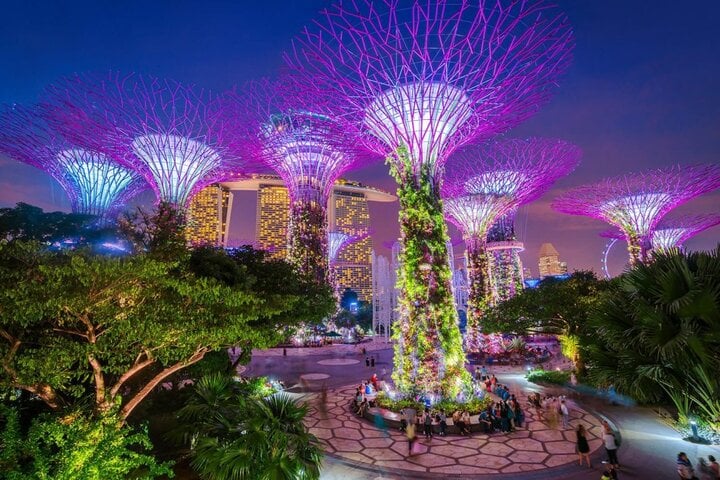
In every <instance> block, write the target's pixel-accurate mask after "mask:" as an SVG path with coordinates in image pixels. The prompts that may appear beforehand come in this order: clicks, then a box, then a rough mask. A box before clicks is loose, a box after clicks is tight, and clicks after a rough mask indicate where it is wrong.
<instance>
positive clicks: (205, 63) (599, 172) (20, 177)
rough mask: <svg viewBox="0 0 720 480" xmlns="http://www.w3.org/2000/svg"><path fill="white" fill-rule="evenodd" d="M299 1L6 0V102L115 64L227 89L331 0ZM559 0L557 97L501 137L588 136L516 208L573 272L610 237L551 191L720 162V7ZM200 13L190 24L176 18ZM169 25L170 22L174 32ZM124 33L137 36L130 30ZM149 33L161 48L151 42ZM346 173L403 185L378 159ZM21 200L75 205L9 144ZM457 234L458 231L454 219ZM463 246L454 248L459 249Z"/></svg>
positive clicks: (257, 71) (384, 217)
mask: <svg viewBox="0 0 720 480" xmlns="http://www.w3.org/2000/svg"><path fill="white" fill-rule="evenodd" d="M300 3H301V4H289V5H286V4H285V3H284V2H283V4H282V5H283V8H278V9H273V8H267V7H265V8H263V7H262V6H260V5H259V4H258V5H249V6H245V5H243V6H235V5H232V4H230V3H227V4H218V5H221V8H220V7H218V8H214V9H200V8H199V7H198V6H195V7H194V8H193V5H189V4H187V5H181V6H177V7H176V8H175V7H174V8H172V9H169V8H164V7H163V3H162V2H160V3H159V4H157V5H151V6H145V5H141V4H139V3H138V4H133V3H131V4H130V5H128V6H127V7H126V8H119V7H113V6H111V5H109V4H108V5H104V6H97V5H93V4H92V3H90V2H77V4H73V5H69V6H64V7H61V6H57V5H51V3H50V2H47V4H44V5H41V4H35V5H22V4H20V3H19V2H18V3H17V4H11V5H8V6H7V7H6V9H5V14H6V18H7V19H8V21H7V27H6V29H5V30H4V31H3V32H2V33H0V45H2V47H3V48H2V49H0V52H2V53H0V67H3V68H4V71H8V72H13V74H12V75H8V76H6V77H5V78H3V79H2V80H0V101H1V102H3V103H6V104H12V103H15V102H23V103H29V102H32V101H34V100H36V99H37V96H38V95H39V94H40V92H41V90H42V89H43V88H44V87H45V86H46V85H47V84H49V83H51V82H53V81H55V80H56V79H57V78H58V77H60V76H63V75H68V74H71V73H73V72H83V71H93V70H94V71H103V70H107V69H108V68H114V69H126V70H130V71H132V70H137V71H139V72H141V73H146V74H151V75H158V76H169V77H173V78H175V79H177V80H179V81H182V82H190V83H193V82H194V83H197V84H198V85H200V86H202V87H208V88H214V89H216V90H219V91H222V90H225V89H228V88H230V87H231V86H232V85H234V84H241V83H243V82H244V81H246V80H249V79H251V78H256V77H258V76H260V75H275V74H277V72H278V69H279V68H280V65H281V64H282V59H281V52H282V51H283V50H286V49H288V48H289V44H290V39H291V38H292V37H293V35H295V34H297V32H298V31H299V30H300V28H301V26H302V25H304V24H306V23H308V22H309V21H311V20H312V19H313V18H316V13H317V11H318V10H320V9H321V8H322V7H324V6H327V5H329V4H330V2H328V1H306V2H300ZM558 3H559V6H560V7H561V8H562V9H563V10H564V11H566V12H567V13H568V16H569V17H570V21H571V23H572V25H573V27H574V30H575V34H576V37H577V48H576V52H575V60H574V63H573V65H572V66H571V67H570V71H569V73H568V74H567V75H565V77H564V78H562V79H561V80H560V85H559V88H558V89H557V92H556V94H555V96H554V97H553V99H552V100H551V101H550V102H549V103H548V104H547V105H546V106H545V107H544V108H543V109H541V111H540V112H539V113H538V114H537V115H536V116H534V117H533V118H531V119H530V120H528V121H527V122H525V123H524V124H522V125H521V126H520V127H518V128H515V129H513V130H511V131H510V132H509V133H508V134H507V135H506V136H507V137H514V138H525V137H528V136H552V137H557V138H562V139H564V140H567V141H570V142H573V143H575V144H577V145H578V146H580V147H581V148H582V149H583V151H584V152H585V155H584V159H583V161H582V162H581V164H580V166H579V167H578V169H577V170H576V172H574V173H573V174H571V175H570V176H569V177H567V178H564V179H562V180H560V181H559V182H558V183H557V185H556V186H555V187H554V188H553V189H552V190H551V191H550V192H548V193H547V194H546V195H544V196H543V197H542V198H540V199H538V200H537V201H535V202H533V203H532V204H530V205H528V206H525V207H522V208H521V209H520V212H519V214H518V218H517V234H518V239H519V240H520V241H523V242H524V243H525V248H526V250H525V251H524V252H522V253H521V254H520V255H521V258H522V260H523V263H524V264H525V265H528V266H530V267H531V268H532V269H533V274H536V273H537V272H535V265H537V252H538V251H539V248H540V245H541V244H542V243H547V242H550V243H553V244H554V245H555V246H556V248H557V249H558V250H559V251H560V252H562V256H563V259H564V260H565V261H567V262H568V266H569V269H570V270H571V271H572V270H575V269H586V268H591V269H593V270H595V271H596V272H597V273H598V274H601V257H602V251H603V247H604V245H605V244H606V242H607V239H605V238H602V237H600V236H599V234H600V233H601V232H602V231H603V230H604V229H605V225H604V224H603V223H602V222H600V221H595V220H592V219H585V218H580V217H569V216H565V215H562V214H560V213H556V212H553V211H552V210H551V209H550V203H551V202H552V200H553V199H554V198H555V197H557V196H558V195H559V194H561V193H564V192H565V191H567V190H569V189H570V188H572V187H576V186H579V185H582V184H584V183H592V182H597V181H599V180H601V179H603V178H606V177H611V176H616V175H622V174H626V173H635V172H640V171H643V170H648V169H651V168H661V167H669V166H671V165H674V164H679V165H681V166H682V165H689V164H694V163H717V162H718V157H719V152H720V139H718V138H717V135H716V134H715V132H716V131H717V129H718V127H720V119H719V118H718V115H717V113H716V112H717V111H720V80H719V79H720V65H718V62H713V61H711V59H712V58H714V52H715V51H717V47H718V46H720V45H719V40H718V39H717V38H715V36H714V34H713V33H712V32H713V29H712V25H713V22H714V18H716V17H717V14H718V13H720V6H718V5H717V4H715V3H714V2H710V1H708V2H696V4H695V5H694V7H695V8H679V7H677V6H675V4H674V3H671V2H655V3H654V4H653V5H652V6H648V5H627V4H626V2H620V1H615V2H582V3H583V4H582V5H578V4H577V3H578V2H571V1H569V0H564V1H560V2H558ZM116 8H117V10H115V9H116ZM618 12H620V13H621V14H620V15H618ZM198 15H199V18H198V20H199V22H198V23H196V24H195V25H194V27H193V28H192V29H190V30H191V31H189V32H185V31H184V30H183V29H182V28H180V26H181V25H187V24H188V22H189V20H190V19H194V18H195V16H198ZM222 17H226V18H222ZM160 18H162V20H163V21H164V22H166V26H167V27H168V28H165V29H161V30H162V31H156V30H154V29H153V28H152V26H153V22H157V21H159V19H160ZM57 25H62V27H57ZM173 25H175V28H173ZM164 31H173V32H174V36H168V35H166V34H164V33H163V32H164ZM268 31H270V32H271V34H270V35H268ZM113 32H115V34H114V33H113ZM120 32H131V35H129V38H125V37H124V36H123V35H121V34H120ZM273 32H274V33H273ZM194 43H197V45H195V44H194ZM147 44H152V45H153V48H150V49H146V48H144V46H145V45H147ZM181 53H182V54H181ZM347 178H348V179H351V180H357V181H361V182H362V183H365V184H367V185H370V186H375V187H378V188H380V189H383V190H386V191H389V192H391V193H394V191H395V189H394V186H393V183H394V182H393V180H392V179H391V178H390V177H389V175H388V173H387V167H386V166H385V165H383V164H382V162H380V163H378V164H375V165H372V166H370V167H366V168H364V169H362V170H359V171H357V172H353V173H352V174H350V175H347ZM141 198H146V197H141ZM20 201H24V202H27V203H32V204H36V205H38V206H40V207H43V208H45V209H49V210H57V209H59V210H66V211H68V210H69V209H70V202H69V201H68V200H67V199H66V198H65V197H64V194H63V193H62V190H61V189H60V187H59V185H58V184H56V183H54V181H53V180H51V179H50V177H48V176H46V175H45V174H43V173H42V172H40V171H38V170H35V169H33V168H31V167H28V166H25V165H21V164H19V163H17V162H15V161H12V160H8V159H7V158H5V157H2V158H0V206H11V205H14V204H15V203H17V202H20ZM141 201H142V200H141ZM396 205H397V204H396V203H395V204H392V208H388V206H389V205H385V204H383V205H371V206H370V216H371V217H372V219H373V225H372V227H373V230H374V233H373V237H374V238H373V239H374V244H375V246H376V249H378V250H380V252H381V253H384V254H387V251H386V250H385V249H384V247H383V244H385V243H388V242H392V241H394V240H395V239H396V238H397V236H398V231H399V230H398V225H397V206H396ZM718 205H720V193H718V192H714V193H712V194H710V195H706V196H703V197H700V198H698V199H696V200H694V201H692V202H690V203H689V204H687V205H686V206H684V207H682V208H680V209H678V210H677V211H673V212H671V214H674V215H682V214H683V213H684V212H686V213H688V214H690V213H691V214H701V213H713V212H714V210H713V208H715V209H717V206H718ZM233 213H234V214H238V212H237V211H235V212H233ZM718 230H719V229H718V228H717V227H716V228H714V229H709V230H707V231H705V232H702V233H701V234H699V235H698V236H696V237H694V238H693V239H691V240H689V241H688V242H686V246H687V248H688V249H689V250H697V249H703V250H707V249H709V248H712V247H713V246H714V245H715V244H716V243H717V241H718V238H720V232H719V231H718ZM451 234H452V236H453V239H454V240H458V239H459V234H458V232H457V231H456V230H454V229H453V228H452V227H451ZM236 235H237V236H242V234H236ZM623 250H624V249H623V248H618V247H616V248H615V250H614V252H615V253H617V254H618V255H617V258H611V262H614V263H613V265H612V266H611V271H613V272H615V273H618V271H619V269H620V268H621V267H622V264H623V263H624V260H625V259H624V257H623V255H622V253H623ZM457 253H459V250H458V247H456V257H457Z"/></svg>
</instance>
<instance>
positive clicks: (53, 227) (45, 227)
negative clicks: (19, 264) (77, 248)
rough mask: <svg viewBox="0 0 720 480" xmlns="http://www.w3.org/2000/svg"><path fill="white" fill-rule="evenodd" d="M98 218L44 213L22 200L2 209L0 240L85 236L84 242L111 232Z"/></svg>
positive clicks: (39, 240)
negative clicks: (98, 224) (102, 226)
mask: <svg viewBox="0 0 720 480" xmlns="http://www.w3.org/2000/svg"><path fill="white" fill-rule="evenodd" d="M96 220H97V217H94V216H92V215H82V214H78V213H63V212H43V210H42V209H41V208H39V207H35V206H32V205H28V204H27V203H22V202H20V203H18V204H17V205H16V206H15V207H14V208H0V239H6V240H17V241H24V242H28V241H37V242H43V243H51V242H56V241H62V240H64V239H66V238H76V239H78V240H83V239H84V240H85V242H82V241H81V244H84V243H86V242H90V241H93V240H96V239H98V238H101V237H103V236H105V235H108V234H109V233H110V232H111V230H109V229H101V228H98V227H97V226H96V225H94V223H95V222H96Z"/></svg>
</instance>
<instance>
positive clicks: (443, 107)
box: [286, 0, 573, 176]
mask: <svg viewBox="0 0 720 480" xmlns="http://www.w3.org/2000/svg"><path fill="white" fill-rule="evenodd" d="M572 46H573V38H572V32H571V29H570V27H569V25H568V24H567V22H566V18H565V16H564V15H563V14H561V13H559V12H557V11H556V10H555V9H554V8H552V7H550V6H549V5H547V4H545V3H544V2H542V1H528V2H514V3H513V4H512V5H510V6H505V5H502V4H501V3H500V2H489V1H470V0H460V1H458V2H448V1H439V2H438V1H431V0H427V1H421V0H416V1H414V2H412V5H411V6H410V7H407V8H403V7H401V6H399V5H398V2H396V1H393V0H381V1H370V0H357V1H353V2H344V3H342V4H337V5H334V6H332V7H330V8H328V9H327V10H325V11H324V12H323V13H322V15H321V20H319V21H318V22H316V24H315V25H313V26H312V27H311V28H308V29H306V30H305V32H304V34H303V35H301V36H300V37H298V38H297V39H296V40H295V42H294V44H293V51H292V52H291V53H290V54H288V55H286V62H287V63H288V64H289V66H290V68H291V69H292V70H293V71H295V72H296V73H297V74H298V75H299V77H300V81H301V82H302V83H304V84H306V85H312V86H314V87H315V88H317V89H318V90H319V91H320V92H327V93H326V94H325V95H323V96H324V97H325V98H332V99H338V98H340V99H342V101H341V102H337V101H335V102H334V104H333V105H332V107H333V108H332V109H331V110H333V111H335V112H336V114H337V115H339V116H341V117H342V118H343V119H345V120H347V122H348V123H355V124H356V125H357V128H358V130H359V131H364V132H365V134H364V135H363V136H362V138H363V140H364V141H365V142H366V144H367V146H368V148H370V149H373V150H374V151H376V152H378V153H379V154H382V155H387V154H392V153H395V151H396V150H397V148H398V147H400V146H401V145H404V146H405V147H407V148H408V151H409V153H410V157H411V160H412V161H413V164H414V166H415V171H416V173H417V172H419V171H420V167H421V166H422V165H423V164H427V165H428V166H429V167H430V172H431V175H432V176H436V175H437V174H438V173H439V171H440V169H441V167H442V165H443V164H444V162H445V160H446V159H447V157H448V156H449V155H450V153H452V152H453V151H454V150H455V149H456V148H458V147H460V146H462V145H464V144H467V143H469V142H471V141H473V140H477V139H483V138H488V137H490V136H492V135H494V134H496V133H499V132H502V131H504V130H507V129H508V128H510V127H512V126H514V125H516V124H518V123H520V122H521V121H522V120H524V119H525V118H527V117H529V116H530V115H532V113H534V112H535V111H536V110H537V108H538V106H539V105H540V104H542V103H544V102H545V101H546V100H547V99H548V97H549V95H550V92H551V90H552V86H553V85H554V84H555V83H556V82H557V79H558V77H559V76H560V75H561V74H562V73H563V72H564V71H565V70H566V68H567V66H568V64H569V61H570V57H571V55H570V52H571V50H572ZM319 95H320V93H319ZM378 140H380V141H378Z"/></svg>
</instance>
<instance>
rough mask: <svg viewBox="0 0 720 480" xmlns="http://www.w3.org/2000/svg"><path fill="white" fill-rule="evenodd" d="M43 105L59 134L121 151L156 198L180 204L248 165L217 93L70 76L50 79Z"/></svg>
mask: <svg viewBox="0 0 720 480" xmlns="http://www.w3.org/2000/svg"><path fill="white" fill-rule="evenodd" d="M42 103H43V105H44V108H45V109H46V110H47V112H48V115H49V118H50V119H51V121H52V122H53V125H54V126H55V127H56V128H57V129H58V130H60V131H61V132H62V133H63V135H65V136H66V137H68V138H70V139H72V140H73V141H76V142H77V143H79V144H81V145H86V146H88V147H90V148H93V149H95V150H98V151H102V152H106V153H109V154H115V155H119V156H120V157H121V158H122V159H124V160H126V161H127V163H128V165H129V166H131V167H132V168H133V169H134V170H136V171H137V172H138V173H139V174H140V175H141V176H142V177H143V178H145V180H146V181H147V183H148V184H149V185H150V186H151V187H152V189H153V190H154V191H155V194H156V197H157V199H158V201H163V202H167V203H170V204H172V205H174V206H175V207H176V208H178V209H180V210H184V208H186V207H187V205H188V202H189V201H190V199H191V198H192V196H193V195H194V194H195V193H196V192H198V191H200V190H201V189H203V188H204V187H206V186H207V185H209V184H211V183H214V182H216V181H218V180H222V179H224V178H226V177H228V176H229V175H230V174H239V173H247V172H248V171H249V170H250V166H251V161H250V160H249V158H247V157H241V156H238V155H236V154H235V153H237V149H231V148H230V146H231V143H232V141H234V140H235V133H234V132H231V130H230V128H229V125H228V124H227V123H226V122H225V121H224V116H223V115H222V114H221V109H220V108H219V106H220V102H219V101H218V100H217V97H216V96H214V95H213V94H211V93H209V92H207V91H204V90H202V89H198V88H196V87H194V86H192V85H183V84H181V83H179V82H176V81H174V80H166V79H160V78H155V77H150V76H141V75H137V74H130V75H122V74H119V73H115V72H111V73H110V74H107V75H95V74H87V75H73V76H70V77H66V78H64V79H61V80H60V81H58V82H56V83H55V84H53V85H51V86H50V87H49V88H48V89H47V91H46V93H45V95H44V98H43V100H42ZM231 133H232V135H231Z"/></svg>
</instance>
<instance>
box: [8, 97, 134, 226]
mask: <svg viewBox="0 0 720 480" xmlns="http://www.w3.org/2000/svg"><path fill="white" fill-rule="evenodd" d="M0 150H2V151H4V152H5V153H6V154H7V155H9V156H10V157H12V158H14V159H16V160H18V161H21V162H23V163H27V164H29V165H32V166H34V167H36V168H39V169H41V170H44V171H46V172H47V173H49V174H50V175H51V176H52V177H53V178H54V179H55V180H57V181H58V182H59V183H60V185H61V186H62V187H63V189H64V190H65V192H66V193H67V195H68V197H69V199H70V203H71V205H72V210H73V212H75V213H81V214H87V215H95V216H98V217H101V218H107V217H108V216H109V215H111V214H112V213H114V212H115V211H116V209H117V208H119V207H121V206H122V205H123V204H124V203H125V202H126V201H127V200H128V199H129V198H130V197H131V196H133V195H134V194H136V193H137V192H138V191H139V190H141V189H144V188H147V185H146V184H145V182H143V181H142V179H141V178H140V176H139V175H138V174H136V173H135V172H134V171H133V170H132V169H130V168H127V167H125V166H123V165H121V164H120V163H119V162H118V161H116V158H117V157H115V156H113V155H109V154H107V153H102V152H100V151H97V150H92V149H88V148H85V147H83V146H81V145H79V144H76V143H72V142H69V141H67V140H66V139H65V138H64V137H63V136H62V135H60V134H59V133H58V132H57V131H56V130H55V129H53V128H52V126H51V125H50V124H49V123H48V122H47V121H46V120H45V118H44V117H43V114H42V112H41V111H40V110H39V109H37V108H32V107H24V106H20V105H14V106H11V107H6V108H5V109H4V110H3V111H2V113H0Z"/></svg>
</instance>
